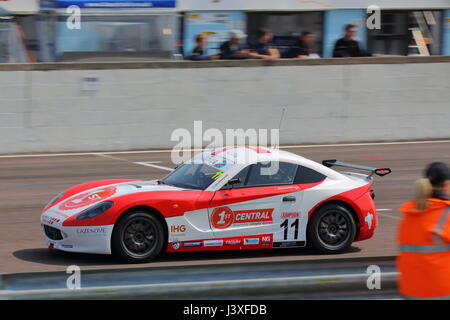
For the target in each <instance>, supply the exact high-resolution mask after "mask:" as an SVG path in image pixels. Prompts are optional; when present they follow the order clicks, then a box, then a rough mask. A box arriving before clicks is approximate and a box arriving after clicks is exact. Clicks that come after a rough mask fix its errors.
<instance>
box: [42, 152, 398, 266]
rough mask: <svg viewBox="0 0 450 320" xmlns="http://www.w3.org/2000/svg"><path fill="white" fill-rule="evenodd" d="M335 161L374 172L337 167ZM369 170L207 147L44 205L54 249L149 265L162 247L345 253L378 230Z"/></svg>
mask: <svg viewBox="0 0 450 320" xmlns="http://www.w3.org/2000/svg"><path fill="white" fill-rule="evenodd" d="M331 166H341V167H347V168H353V169H357V170H364V171H368V172H369V174H367V175H366V174H361V173H353V172H337V171H335V170H333V169H331V168H330V167H331ZM390 172H391V170H390V169H389V168H382V169H376V168H370V167H365V166H359V165H353V164H349V163H345V162H339V161H336V160H325V161H323V163H322V164H319V163H316V162H314V161H311V160H308V159H306V158H303V157H301V156H298V155H295V154H293V153H290V152H286V151H281V150H279V149H269V148H262V147H225V148H216V149H209V150H206V151H203V152H201V153H199V154H197V155H196V156H194V157H193V158H192V159H191V160H189V161H187V162H184V163H183V164H181V165H179V166H178V167H177V168H175V170H174V171H172V172H171V173H170V174H168V175H167V176H166V177H164V178H163V179H161V180H153V181H144V180H124V179H120V180H102V181H93V182H88V183H84V184H80V185H77V186H74V187H71V188H69V189H68V190H66V191H65V192H63V193H61V194H59V195H58V196H56V197H55V198H54V199H53V200H51V201H50V203H49V204H48V205H47V206H46V207H45V209H44V210H43V212H42V215H41V225H42V230H43V232H44V236H45V239H46V242H47V244H48V247H49V249H58V250H63V251H70V252H84V253H98V254H111V253H112V254H114V255H116V256H118V257H119V258H121V259H123V260H125V261H127V262H147V261H150V260H152V259H153V258H155V257H156V256H157V255H158V254H159V253H160V252H163V251H166V252H181V251H207V250H239V249H266V248H267V249H269V248H285V247H304V246H306V245H308V246H311V247H313V248H315V249H317V250H318V251H319V252H322V253H340V252H342V251H344V250H346V249H347V248H348V247H349V246H350V245H351V243H352V242H353V241H360V240H365V239H369V238H371V237H372V235H373V234H374V231H375V228H376V227H377V214H376V209H375V205H374V202H373V198H374V193H373V190H372V184H373V179H372V176H373V174H377V175H380V176H383V175H386V174H388V173H390Z"/></svg>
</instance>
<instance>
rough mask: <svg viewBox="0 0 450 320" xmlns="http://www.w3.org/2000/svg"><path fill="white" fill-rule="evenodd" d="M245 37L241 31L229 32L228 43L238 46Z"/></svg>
mask: <svg viewBox="0 0 450 320" xmlns="http://www.w3.org/2000/svg"><path fill="white" fill-rule="evenodd" d="M245 37H246V35H245V33H243V32H242V31H241V30H231V31H230V43H231V44H232V45H238V44H240V43H241V41H242V40H243V39H245Z"/></svg>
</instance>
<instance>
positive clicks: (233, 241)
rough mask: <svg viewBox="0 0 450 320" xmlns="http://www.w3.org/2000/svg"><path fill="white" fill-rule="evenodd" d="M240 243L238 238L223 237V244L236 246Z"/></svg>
mask: <svg viewBox="0 0 450 320" xmlns="http://www.w3.org/2000/svg"><path fill="white" fill-rule="evenodd" d="M241 244H242V240H241V239H239V238H234V239H225V245H227V246H238V245H241Z"/></svg>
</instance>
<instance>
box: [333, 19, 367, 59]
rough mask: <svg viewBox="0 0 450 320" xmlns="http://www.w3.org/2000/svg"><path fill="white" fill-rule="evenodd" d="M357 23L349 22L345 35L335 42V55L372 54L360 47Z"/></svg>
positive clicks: (337, 56)
mask: <svg viewBox="0 0 450 320" xmlns="http://www.w3.org/2000/svg"><path fill="white" fill-rule="evenodd" d="M356 32H357V30H356V25H354V24H347V25H346V26H345V34H344V37H343V38H341V39H339V40H338V41H336V43H335V44H334V50H333V57H335V58H343V57H366V56H370V54H368V53H367V52H366V51H364V50H362V49H361V48H360V47H359V43H358V41H357V40H356Z"/></svg>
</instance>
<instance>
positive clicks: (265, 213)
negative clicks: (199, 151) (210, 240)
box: [209, 162, 302, 246]
mask: <svg viewBox="0 0 450 320" xmlns="http://www.w3.org/2000/svg"><path fill="white" fill-rule="evenodd" d="M268 168H272V171H273V172H270V170H267V169H268ZM296 170H297V165H296V164H292V163H287V162H269V163H256V164H253V165H250V166H248V167H246V168H245V169H243V170H242V171H241V172H240V173H238V174H237V175H236V176H235V177H233V179H239V180H240V183H238V184H236V185H233V186H230V187H225V188H223V189H222V190H218V191H216V192H215V194H214V196H213V198H212V200H211V202H210V206H209V216H210V223H211V228H212V230H213V233H214V236H215V237H216V238H219V239H224V238H237V237H241V238H242V237H244V239H240V240H242V241H241V242H242V245H243V246H245V245H249V246H251V245H253V246H255V245H272V243H273V242H274V241H275V242H280V241H281V242H282V241H288V240H283V235H284V233H283V230H282V228H281V227H280V224H281V223H282V217H283V213H286V212H296V211H297V207H298V206H299V204H300V203H301V196H302V195H301V192H300V190H301V188H300V187H298V186H297V185H294V184H293V181H294V179H295V174H296ZM289 222H290V220H289ZM255 235H258V237H252V238H245V237H249V236H255ZM236 242H239V241H238V240H237V239H236Z"/></svg>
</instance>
